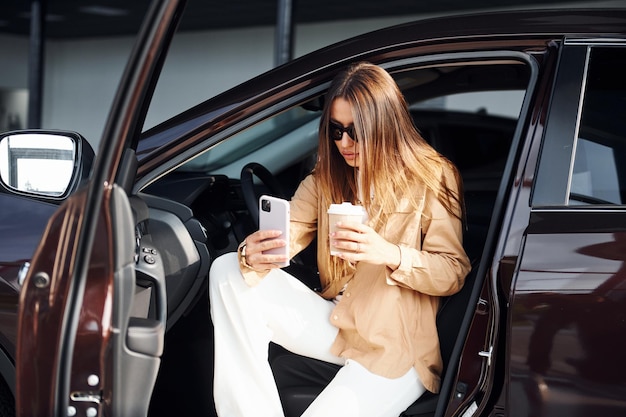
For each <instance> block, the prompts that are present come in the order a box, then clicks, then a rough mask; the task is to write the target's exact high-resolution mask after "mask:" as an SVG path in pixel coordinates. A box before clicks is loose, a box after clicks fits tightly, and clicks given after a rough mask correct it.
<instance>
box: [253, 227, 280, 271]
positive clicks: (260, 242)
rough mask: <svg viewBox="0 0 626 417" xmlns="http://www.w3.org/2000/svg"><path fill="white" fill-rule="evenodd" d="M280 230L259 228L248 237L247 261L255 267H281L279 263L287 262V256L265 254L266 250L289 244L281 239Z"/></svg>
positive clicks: (260, 268)
mask: <svg viewBox="0 0 626 417" xmlns="http://www.w3.org/2000/svg"><path fill="white" fill-rule="evenodd" d="M281 234H282V233H281V231H280V230H259V231H257V232H254V233H252V234H251V235H249V236H248V237H247V238H246V262H247V263H248V265H250V266H251V267H253V268H254V269H259V270H262V269H272V268H279V266H278V265H276V264H277V263H282V262H285V261H286V260H287V259H286V256H284V255H275V254H265V253H264V252H266V251H268V250H270V249H274V248H280V247H284V246H286V245H287V242H286V241H285V240H284V239H280V238H279V237H280V236H281Z"/></svg>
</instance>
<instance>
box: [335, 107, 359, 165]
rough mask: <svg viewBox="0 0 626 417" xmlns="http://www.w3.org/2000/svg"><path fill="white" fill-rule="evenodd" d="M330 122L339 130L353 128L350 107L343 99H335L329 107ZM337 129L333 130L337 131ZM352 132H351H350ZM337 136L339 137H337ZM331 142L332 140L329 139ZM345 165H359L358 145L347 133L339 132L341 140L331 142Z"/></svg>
mask: <svg viewBox="0 0 626 417" xmlns="http://www.w3.org/2000/svg"><path fill="white" fill-rule="evenodd" d="M330 121H331V124H332V123H334V124H336V125H339V126H337V127H341V128H344V129H345V128H348V127H352V128H354V120H353V118H352V106H350V103H348V102H347V101H346V100H345V99H343V98H340V97H339V98H336V99H335V100H334V101H333V103H332V104H331V106H330ZM337 127H336V128H335V129H334V130H336V131H337V130H338V129H337ZM332 130H333V129H332V126H331V136H332ZM352 131H353V130H352ZM338 136H339V135H338ZM331 140H333V139H331ZM333 141H334V142H335V145H336V146H337V149H338V150H339V153H341V156H343V159H344V160H345V161H346V164H348V165H350V166H351V167H355V168H358V167H359V165H360V154H359V143H358V142H357V141H356V140H354V138H352V137H350V135H349V134H348V132H346V131H343V132H341V139H338V140H333Z"/></svg>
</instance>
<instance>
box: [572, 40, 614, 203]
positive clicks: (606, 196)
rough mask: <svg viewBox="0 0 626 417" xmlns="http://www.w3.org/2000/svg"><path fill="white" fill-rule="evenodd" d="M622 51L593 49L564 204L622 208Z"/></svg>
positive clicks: (611, 48) (610, 48)
mask: <svg viewBox="0 0 626 417" xmlns="http://www.w3.org/2000/svg"><path fill="white" fill-rule="evenodd" d="M625 71H626V48H617V47H603V48H593V50H592V51H591V55H590V60H589V66H588V69H587V79H586V88H585V94H584V98H583V106H582V113H581V120H580V126H579V133H578V139H577V141H576V153H575V157H574V166H573V169H572V176H571V181H570V195H569V204H570V205H579V204H611V205H612V204H625V203H626V81H625V79H626V78H625V77H624V72H625Z"/></svg>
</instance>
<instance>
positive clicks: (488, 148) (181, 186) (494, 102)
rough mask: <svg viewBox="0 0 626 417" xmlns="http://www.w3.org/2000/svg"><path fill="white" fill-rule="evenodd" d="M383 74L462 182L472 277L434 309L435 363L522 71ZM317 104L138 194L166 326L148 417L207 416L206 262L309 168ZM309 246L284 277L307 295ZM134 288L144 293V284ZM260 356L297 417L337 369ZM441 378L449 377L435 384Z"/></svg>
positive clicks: (507, 63) (428, 412) (475, 256)
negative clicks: (160, 262) (156, 256)
mask: <svg viewBox="0 0 626 417" xmlns="http://www.w3.org/2000/svg"><path fill="white" fill-rule="evenodd" d="M390 72H391V73H392V75H393V76H394V77H395V79H396V80H397V83H398V85H399V86H400V88H401V89H402V91H403V93H404V94H405V97H406V99H407V103H408V104H409V108H410V111H411V114H412V115H413V118H414V121H415V125H416V127H417V128H418V130H419V131H420V132H421V133H422V135H423V136H424V137H425V138H426V140H427V141H429V142H430V143H431V144H432V145H433V147H435V149H437V150H438V151H439V152H441V153H442V154H443V155H445V156H446V157H448V158H449V159H450V160H451V161H452V162H453V163H454V164H456V166H457V167H458V168H459V170H460V172H461V176H462V179H463V186H464V199H465V206H466V230H465V235H464V246H465V248H466V251H467V253H468V255H469V256H470V259H471V260H472V264H473V270H472V272H471V273H470V275H469V276H468V277H467V278H466V284H465V286H464V287H463V289H462V291H461V292H459V293H457V294H455V295H453V296H450V297H447V298H446V299H444V300H442V302H441V307H440V312H439V314H438V317H437V325H438V329H439V331H440V344H441V350H442V356H443V358H444V366H446V365H447V364H448V363H449V361H450V360H451V358H450V356H451V355H452V352H453V347H454V345H455V343H457V340H456V339H457V336H458V335H459V327H460V325H461V322H462V319H463V316H464V315H465V314H466V310H468V308H467V307H468V302H469V301H468V300H469V297H470V294H471V292H472V289H473V286H474V283H475V279H476V271H477V270H478V265H479V263H480V259H481V255H482V252H483V247H484V246H485V242H486V238H487V231H488V229H489V226H490V222H491V218H492V212H493V210H494V205H495V203H496V198H497V193H498V190H499V187H500V183H501V181H502V176H503V173H504V168H505V164H506V163H507V160H508V159H509V158H511V157H512V156H511V155H512V154H513V153H514V152H513V150H512V149H511V146H512V143H513V138H514V134H515V131H516V128H517V121H518V116H519V113H520V111H521V108H522V102H523V100H524V98H525V93H526V89H527V88H528V85H529V82H530V78H531V70H530V69H529V66H528V65H527V63H525V62H522V61H516V60H502V59H499V60H487V59H485V60H483V61H479V60H474V61H470V62H464V63H450V62H446V63H441V64H439V65H432V64H430V65H428V66H423V65H422V66H417V65H414V66H412V67H408V68H407V67H403V68H401V69H397V70H395V71H394V70H393V69H390ZM322 102H323V96H319V94H318V95H316V96H314V97H310V98H309V99H308V100H307V101H306V102H301V103H298V105H297V106H292V107H290V108H285V109H283V110H282V111H281V112H279V113H277V114H275V115H273V116H271V117H268V118H266V119H265V120H263V121H260V122H258V123H256V124H254V125H252V126H249V127H246V128H245V129H241V130H240V131H239V132H238V133H236V134H234V135H232V136H231V137H229V138H228V139H227V140H224V141H222V142H220V143H219V144H218V145H216V146H214V147H211V148H209V149H206V150H205V151H204V152H203V153H201V154H199V155H197V156H196V157H194V158H193V159H191V160H189V161H187V162H186V163H184V164H182V165H181V166H179V167H178V168H177V169H175V170H172V171H171V172H169V173H168V174H166V175H163V176H161V177H160V178H158V179H157V180H156V181H154V182H152V183H151V184H149V185H148V186H147V187H145V188H144V189H142V190H140V192H139V193H138V195H139V196H140V197H141V198H142V199H143V200H144V201H145V202H146V203H147V205H148V206H149V210H150V219H149V222H150V228H151V234H152V240H153V241H154V242H158V241H161V242H166V243H167V244H165V245H161V252H162V253H161V255H162V256H163V258H164V261H165V262H164V268H165V274H166V277H167V278H166V279H167V304H168V307H167V316H168V320H167V329H168V330H167V334H166V340H165V347H164V353H163V357H162V363H161V367H160V371H159V376H158V378H157V382H156V386H155V389H154V393H153V396H152V403H151V405H150V413H149V414H150V415H161V414H163V415H165V414H170V413H171V412H172V411H176V412H178V413H183V412H186V411H189V410H194V411H193V412H190V414H198V409H200V412H203V413H204V415H215V411H214V409H213V403H212V395H211V393H212V384H213V382H212V360H213V350H212V349H213V347H212V340H213V334H212V326H211V324H210V317H209V314H208V310H209V308H208V297H207V292H206V280H207V274H208V268H209V265H210V263H211V261H212V260H213V259H215V258H217V257H218V256H220V255H222V254H224V253H226V252H232V251H235V250H236V247H237V245H238V243H239V242H240V241H241V240H243V238H244V237H245V236H247V235H248V234H249V233H251V232H253V231H254V230H256V227H257V226H256V223H255V218H254V216H253V215H252V214H251V213H256V212H258V211H257V210H258V207H256V206H255V204H256V201H258V197H259V196H260V195H261V194H274V195H277V196H282V197H285V198H289V197H290V196H291V195H293V192H294V191H295V189H296V187H297V185H298V183H299V182H300V181H301V180H302V179H303V178H304V177H305V176H306V175H307V174H309V173H310V172H311V170H312V169H313V167H314V165H315V162H316V159H317V153H316V148H317V140H318V138H317V127H318V121H319V116H320V114H321V108H322V107H321V103H322ZM509 108H510V110H506V111H502V109H509ZM170 242H172V244H171V245H170ZM314 246H315V245H314V244H312V245H311V247H310V248H308V249H307V250H305V251H304V252H303V253H302V254H300V255H299V257H298V259H297V260H295V261H294V263H293V269H292V270H291V272H292V273H294V274H295V275H296V276H298V277H300V278H301V279H302V280H303V281H304V282H305V283H307V285H309V286H310V287H311V288H314V289H315V288H316V285H319V282H316V273H315V264H314V259H315V254H314V253H313V251H314ZM166 247H167V249H165V248H166ZM142 288H143V290H145V289H146V288H147V289H148V290H149V284H146V285H144V286H143V287H142ZM137 294H138V296H139V294H143V293H142V291H137ZM150 297H153V296H151V295H149V294H148V295H147V300H150ZM148 304H150V302H148ZM268 360H269V361H270V363H271V365H272V369H273V371H274V374H275V378H276V381H277V386H278V387H279V392H280V395H281V399H282V401H283V406H284V409H285V415H286V416H289V417H291V416H299V415H300V414H301V413H302V412H303V411H304V409H306V407H307V406H308V404H310V403H311V401H313V400H314V399H315V397H316V395H317V394H318V393H319V392H320V391H321V390H322V389H323V388H324V386H325V383H326V382H327V381H328V380H329V379H330V378H332V376H333V375H334V373H335V372H336V371H337V367H336V366H334V365H329V364H325V363H321V362H319V361H316V360H313V359H309V358H303V357H298V356H297V355H295V354H293V353H291V352H288V351H286V350H284V349H282V348H281V347H280V346H276V345H272V346H271V347H270V351H269V353H268ZM306 375H309V376H310V377H307V376H306ZM444 375H445V369H444ZM446 383H448V384H450V383H451V382H450V381H446V380H444V381H442V384H446ZM173 398H174V399H176V400H175V401H172V399H173ZM439 400H440V398H439V396H438V395H436V394H432V393H426V394H424V395H423V396H422V397H421V398H419V399H417V400H416V401H415V403H414V404H413V405H411V406H410V407H409V408H408V409H407V410H406V411H405V413H403V415H406V416H434V415H435V409H436V407H437V402H438V401H439ZM172 403H175V405H172ZM199 403H200V404H199ZM172 407H175V408H172Z"/></svg>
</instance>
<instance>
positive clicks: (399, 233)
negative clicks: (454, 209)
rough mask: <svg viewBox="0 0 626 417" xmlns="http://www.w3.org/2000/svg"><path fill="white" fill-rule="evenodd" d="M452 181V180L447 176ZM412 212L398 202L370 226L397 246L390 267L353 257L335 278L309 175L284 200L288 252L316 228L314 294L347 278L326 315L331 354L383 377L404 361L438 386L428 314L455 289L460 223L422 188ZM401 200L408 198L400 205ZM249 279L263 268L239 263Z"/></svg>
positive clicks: (401, 369) (322, 208)
mask: <svg viewBox="0 0 626 417" xmlns="http://www.w3.org/2000/svg"><path fill="white" fill-rule="evenodd" d="M449 183H452V184H453V182H449ZM416 192H419V193H421V194H422V195H423V199H422V201H423V204H422V205H421V207H420V208H419V210H413V209H409V208H408V207H406V206H405V205H404V204H400V206H399V207H397V209H396V210H395V212H394V213H391V214H390V216H389V220H388V222H387V224H386V226H385V227H383V228H382V229H383V230H377V232H378V233H379V234H380V235H381V236H383V237H384V238H385V239H387V240H388V241H389V242H392V243H395V244H397V245H398V246H399V247H400V252H401V263H400V266H399V267H398V269H396V270H395V271H393V270H391V269H390V268H389V267H386V266H381V265H371V264H367V263H363V262H360V263H358V264H357V265H356V268H355V270H354V272H353V273H351V274H349V276H346V277H342V279H337V280H332V279H331V277H330V276H329V268H328V266H327V261H326V260H327V259H328V257H329V256H330V250H329V240H328V216H327V214H326V210H327V207H326V204H324V203H321V198H319V196H318V192H317V184H316V180H315V177H313V176H308V177H307V178H305V179H304V181H302V183H301V184H300V186H299V188H298V190H297V191H296V193H295V195H294V197H293V198H292V200H291V207H290V210H291V227H290V250H291V254H292V255H296V254H297V253H298V252H300V251H301V250H302V249H304V248H305V247H306V246H308V244H309V243H311V241H312V240H313V239H314V237H315V236H316V234H318V243H317V262H318V267H319V273H320V280H321V284H322V288H323V290H322V293H321V295H322V296H323V297H324V298H327V299H332V298H334V297H335V296H336V295H337V294H338V293H339V291H340V290H341V289H342V288H343V287H344V286H345V285H346V284H347V286H346V287H345V291H344V294H343V297H341V300H340V302H339V303H338V304H337V306H336V307H335V309H334V311H333V313H332V315H331V317H330V319H331V321H332V323H333V324H334V325H336V326H337V327H338V328H339V334H338V336H337V339H336V340H335V343H334V344H333V346H332V353H333V354H335V355H337V356H341V357H344V358H346V359H353V360H356V361H357V362H359V363H360V364H362V365H363V366H365V367H366V368H368V369H369V370H370V371H371V372H374V373H376V374H378V375H381V376H384V377H387V378H397V377H400V376H402V375H404V374H405V373H406V372H407V371H408V370H409V369H410V368H411V367H412V366H413V367H415V369H416V370H417V373H418V375H419V376H420V379H421V381H422V383H423V384H424V386H425V387H426V389H428V390H429V391H431V392H438V391H439V385H440V374H441V370H442V360H441V354H440V351H439V339H438V335H437V329H436V325H435V317H436V314H437V310H438V308H439V297H440V296H446V295H450V294H454V293H456V292H457V291H459V290H460V288H461V287H462V285H463V282H464V279H465V276H466V275H467V273H468V272H469V270H470V263H469V260H468V258H467V255H466V254H465V251H464V250H463V246H462V224H461V221H460V220H459V219H457V218H456V217H454V216H452V215H450V213H448V212H447V210H446V209H445V208H444V207H443V206H442V205H441V204H440V203H439V201H438V200H437V198H435V196H434V195H432V193H430V192H426V188H425V187H423V188H422V189H421V190H416ZM407 206H408V204H407ZM242 272H243V274H244V277H245V279H246V281H247V282H248V284H249V285H255V283H257V282H259V280H260V279H261V278H262V276H263V275H264V273H262V272H257V271H254V270H251V269H247V268H245V267H242Z"/></svg>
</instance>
